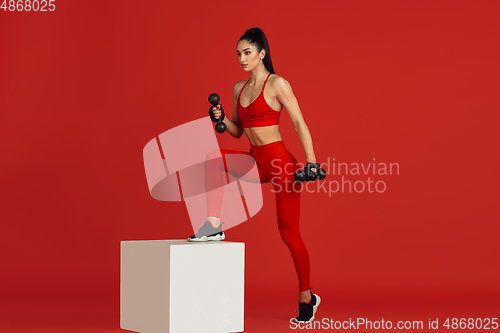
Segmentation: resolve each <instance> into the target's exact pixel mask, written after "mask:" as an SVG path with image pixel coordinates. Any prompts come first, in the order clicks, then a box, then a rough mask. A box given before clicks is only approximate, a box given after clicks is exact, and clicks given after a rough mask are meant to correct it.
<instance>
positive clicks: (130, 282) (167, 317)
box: [120, 239, 245, 333]
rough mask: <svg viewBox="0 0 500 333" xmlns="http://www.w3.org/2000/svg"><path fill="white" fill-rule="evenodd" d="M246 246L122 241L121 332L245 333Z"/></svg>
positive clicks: (228, 243)
mask: <svg viewBox="0 0 500 333" xmlns="http://www.w3.org/2000/svg"><path fill="white" fill-rule="evenodd" d="M244 277H245V243H236V242H226V241H221V242H219V241H209V242H188V241H186V240H178V239H175V240H151V241H122V242H121V265H120V327H121V328H122V329H126V330H131V331H135V332H148V333H149V332H151V333H155V332H162V333H178V332H179V333H180V332H189V333H192V332H207V333H210V332H217V333H225V332H243V319H244Z"/></svg>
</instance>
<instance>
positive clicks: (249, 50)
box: [236, 40, 266, 72]
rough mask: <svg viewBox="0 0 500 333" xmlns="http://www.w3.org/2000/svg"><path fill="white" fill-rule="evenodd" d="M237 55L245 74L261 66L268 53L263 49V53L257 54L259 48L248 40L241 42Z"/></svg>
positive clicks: (237, 47) (237, 48)
mask: <svg viewBox="0 0 500 333" xmlns="http://www.w3.org/2000/svg"><path fill="white" fill-rule="evenodd" d="M236 53H237V54H238V59H239V62H240V66H241V68H243V70H244V71H245V72H250V71H252V70H254V69H255V68H257V66H259V65H260V63H261V62H262V60H261V59H263V58H264V55H265V53H266V51H265V50H264V49H262V51H260V52H257V48H256V47H255V46H254V45H253V44H250V43H249V42H248V41H247V40H240V41H239V42H238V45H237V46H236ZM245 65H246V66H245Z"/></svg>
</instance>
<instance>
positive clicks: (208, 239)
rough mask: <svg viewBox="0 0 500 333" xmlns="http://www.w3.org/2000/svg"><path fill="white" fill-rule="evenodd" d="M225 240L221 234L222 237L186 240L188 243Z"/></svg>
mask: <svg viewBox="0 0 500 333" xmlns="http://www.w3.org/2000/svg"><path fill="white" fill-rule="evenodd" d="M224 239H226V235H225V234H224V233H222V235H215V236H210V237H208V236H203V237H201V238H188V242H208V241H221V240H224Z"/></svg>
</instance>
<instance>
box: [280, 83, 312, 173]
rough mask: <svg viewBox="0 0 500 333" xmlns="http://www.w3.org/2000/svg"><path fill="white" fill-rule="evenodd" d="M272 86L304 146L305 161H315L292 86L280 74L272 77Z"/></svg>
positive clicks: (310, 138)
mask: <svg viewBox="0 0 500 333" xmlns="http://www.w3.org/2000/svg"><path fill="white" fill-rule="evenodd" d="M273 86H274V88H275V89H276V98H277V99H278V100H279V101H280V103H281V104H283V106H284V107H285V108H286V110H287V111H288V114H289V115H290V119H291V120H292V123H293V126H294V127H295V130H296V131H297V134H298V135H299V139H300V142H301V143H302V147H304V152H305V153H306V159H307V162H310V163H316V156H315V155H314V148H313V143H312V137H311V133H310V132H309V128H308V127H307V125H306V122H305V121H304V117H303V116H302V112H301V111H300V108H299V103H298V102H297V98H295V95H294V94H293V91H292V86H291V85H290V83H288V81H287V80H285V79H284V78H282V77H281V76H278V77H276V78H275V79H274V82H273ZM313 171H314V170H313Z"/></svg>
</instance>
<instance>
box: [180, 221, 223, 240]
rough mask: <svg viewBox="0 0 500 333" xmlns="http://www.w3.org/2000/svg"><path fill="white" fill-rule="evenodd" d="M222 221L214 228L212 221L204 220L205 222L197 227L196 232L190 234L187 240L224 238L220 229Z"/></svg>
mask: <svg viewBox="0 0 500 333" xmlns="http://www.w3.org/2000/svg"><path fill="white" fill-rule="evenodd" d="M223 224H224V222H221V223H220V225H219V227H218V228H214V227H213V226H212V223H210V222H209V221H205V224H204V225H202V226H201V228H200V229H198V232H197V233H196V234H195V235H193V236H190V237H189V238H188V239H187V240H188V241H189V242H206V241H211V240H214V241H220V240H224V239H225V238H226V235H224V232H223V231H222V225H223Z"/></svg>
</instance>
